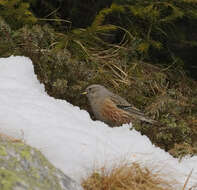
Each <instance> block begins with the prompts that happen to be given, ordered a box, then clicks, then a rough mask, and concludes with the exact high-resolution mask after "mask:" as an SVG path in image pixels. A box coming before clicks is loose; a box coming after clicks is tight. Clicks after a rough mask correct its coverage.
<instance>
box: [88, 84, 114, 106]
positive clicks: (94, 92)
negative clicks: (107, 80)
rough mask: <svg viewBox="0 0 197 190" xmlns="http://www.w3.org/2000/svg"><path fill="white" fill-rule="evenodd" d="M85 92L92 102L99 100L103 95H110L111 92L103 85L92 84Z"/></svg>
mask: <svg viewBox="0 0 197 190" xmlns="http://www.w3.org/2000/svg"><path fill="white" fill-rule="evenodd" d="M84 94H86V96H87V97H88V100H89V101H90V102H94V101H98V100H99V99H100V98H101V97H102V98H104V97H106V96H109V95H110V94H111V92H110V91H109V90H107V89H106V88H105V87H104V86H102V85H99V84H92V85H90V86H88V87H87V88H86V90H85V93H84Z"/></svg>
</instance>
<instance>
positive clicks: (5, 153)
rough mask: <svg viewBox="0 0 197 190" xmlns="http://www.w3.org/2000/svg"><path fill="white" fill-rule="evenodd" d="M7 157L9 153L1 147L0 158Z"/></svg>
mask: <svg viewBox="0 0 197 190" xmlns="http://www.w3.org/2000/svg"><path fill="white" fill-rule="evenodd" d="M6 155H7V152H6V149H5V147H3V146H0V156H6Z"/></svg>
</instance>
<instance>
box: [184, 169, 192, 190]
mask: <svg viewBox="0 0 197 190" xmlns="http://www.w3.org/2000/svg"><path fill="white" fill-rule="evenodd" d="M192 172H193V169H192V170H191V172H190V173H189V175H188V176H187V179H186V181H185V183H184V186H183V189H182V190H185V188H186V186H187V184H188V182H189V179H190V177H191V175H192Z"/></svg>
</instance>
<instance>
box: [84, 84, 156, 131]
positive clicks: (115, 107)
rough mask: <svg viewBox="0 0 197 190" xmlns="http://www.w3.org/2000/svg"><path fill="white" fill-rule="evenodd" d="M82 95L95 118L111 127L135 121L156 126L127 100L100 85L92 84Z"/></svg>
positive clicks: (154, 122)
mask: <svg viewBox="0 0 197 190" xmlns="http://www.w3.org/2000/svg"><path fill="white" fill-rule="evenodd" d="M82 94H84V95H86V96H87V98H88V101H89V103H90V106H91V109H92V111H93V114H94V116H95V118H96V119H97V120H100V121H103V122H105V123H106V124H108V125H109V126H111V127H114V126H122V125H123V124H126V123H127V124H129V123H132V121H136V120H138V121H143V122H147V123H150V124H153V125H157V121H155V120H153V119H150V118H147V116H146V115H145V114H144V113H143V112H141V111H140V110H139V109H137V108H136V107H134V106H133V105H131V104H130V103H129V102H127V100H125V99H124V98H122V97H120V96H119V95H116V94H114V93H113V92H111V91H109V90H108V89H107V88H106V87H104V86H102V85H99V84H92V85H90V86H88V87H87V88H86V89H85V91H84V92H83V93H82Z"/></svg>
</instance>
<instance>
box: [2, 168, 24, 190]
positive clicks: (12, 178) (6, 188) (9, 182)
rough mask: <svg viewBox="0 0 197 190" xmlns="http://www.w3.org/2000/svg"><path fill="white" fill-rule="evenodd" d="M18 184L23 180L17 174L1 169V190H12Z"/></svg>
mask: <svg viewBox="0 0 197 190" xmlns="http://www.w3.org/2000/svg"><path fill="white" fill-rule="evenodd" d="M17 182H18V183H20V182H21V179H20V178H19V177H18V176H17V175H16V173H14V172H11V171H9V170H6V169H2V168H0V189H2V190H10V189H12V188H13V186H14V185H16V183H17Z"/></svg>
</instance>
